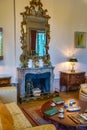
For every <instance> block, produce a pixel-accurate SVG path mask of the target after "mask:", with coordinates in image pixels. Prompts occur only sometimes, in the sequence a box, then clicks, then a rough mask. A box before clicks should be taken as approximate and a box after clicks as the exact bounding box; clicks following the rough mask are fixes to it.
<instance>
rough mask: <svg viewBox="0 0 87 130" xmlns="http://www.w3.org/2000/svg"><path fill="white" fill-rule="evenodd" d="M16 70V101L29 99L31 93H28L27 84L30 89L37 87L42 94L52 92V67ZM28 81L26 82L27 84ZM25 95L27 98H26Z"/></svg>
mask: <svg viewBox="0 0 87 130" xmlns="http://www.w3.org/2000/svg"><path fill="white" fill-rule="evenodd" d="M17 70H18V99H19V100H22V99H23V98H25V99H26V97H28V98H29V97H30V96H31V95H32V92H29V91H28V88H27V83H29V84H30V89H31V90H32V88H36V87H38V88H39V89H40V90H41V92H42V93H51V92H53V80H54V74H53V70H54V67H53V66H49V67H42V68H19V67H18V68H17ZM27 81H28V82H27ZM26 95H27V96H26Z"/></svg>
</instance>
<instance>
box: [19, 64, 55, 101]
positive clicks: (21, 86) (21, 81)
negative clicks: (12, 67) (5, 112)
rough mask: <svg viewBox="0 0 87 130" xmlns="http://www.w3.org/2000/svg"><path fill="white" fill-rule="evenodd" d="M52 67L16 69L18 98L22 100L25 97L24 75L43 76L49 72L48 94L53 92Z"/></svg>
mask: <svg viewBox="0 0 87 130" xmlns="http://www.w3.org/2000/svg"><path fill="white" fill-rule="evenodd" d="M53 70H54V67H53V66H49V67H42V68H20V67H18V68H17V71H18V98H19V99H22V98H24V97H25V76H26V74H29V73H31V74H43V73H46V72H50V92H53V80H54V74H53Z"/></svg>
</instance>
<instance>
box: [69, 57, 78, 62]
mask: <svg viewBox="0 0 87 130" xmlns="http://www.w3.org/2000/svg"><path fill="white" fill-rule="evenodd" d="M68 61H69V62H78V60H77V58H70V59H69V60H68Z"/></svg>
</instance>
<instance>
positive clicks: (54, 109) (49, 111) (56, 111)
mask: <svg viewBox="0 0 87 130" xmlns="http://www.w3.org/2000/svg"><path fill="white" fill-rule="evenodd" d="M57 113H58V110H57V109H56V108H52V109H49V110H46V111H44V114H46V115H48V116H52V115H55V114H57Z"/></svg>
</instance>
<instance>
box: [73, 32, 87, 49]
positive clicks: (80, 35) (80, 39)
mask: <svg viewBox="0 0 87 130" xmlns="http://www.w3.org/2000/svg"><path fill="white" fill-rule="evenodd" d="M74 40H75V41H74V42H75V47H76V48H86V32H75V34H74Z"/></svg>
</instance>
